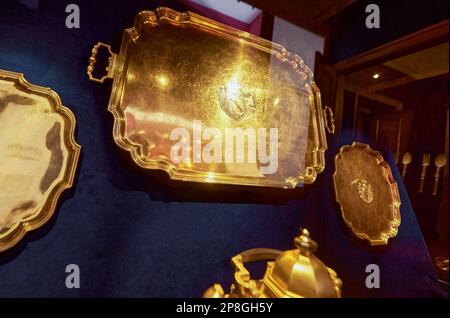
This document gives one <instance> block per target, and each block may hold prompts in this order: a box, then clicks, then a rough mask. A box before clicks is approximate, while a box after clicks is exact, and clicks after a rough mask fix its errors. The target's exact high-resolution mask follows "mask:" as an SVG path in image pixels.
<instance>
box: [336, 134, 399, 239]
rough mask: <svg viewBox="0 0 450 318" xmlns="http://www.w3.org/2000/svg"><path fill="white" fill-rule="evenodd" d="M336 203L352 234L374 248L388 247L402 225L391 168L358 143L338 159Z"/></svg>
mask: <svg viewBox="0 0 450 318" xmlns="http://www.w3.org/2000/svg"><path fill="white" fill-rule="evenodd" d="M333 184H334V190H335V195H336V201H337V203H338V204H339V207H340V210H341V212H342V217H343V219H344V221H345V223H346V224H347V225H348V226H349V227H350V229H351V230H352V232H353V233H354V234H355V235H356V236H357V237H359V238H361V239H366V240H368V241H369V243H370V244H371V245H381V244H387V242H388V240H389V238H391V237H395V236H396V235H397V230H398V227H399V226H400V203H401V202H400V195H399V192H398V187H397V183H396V182H395V179H394V177H393V176H392V172H391V168H390V167H389V165H388V163H387V162H386V161H384V159H383V156H382V155H381V154H380V153H379V152H378V151H374V150H372V149H371V148H370V146H369V145H366V144H362V143H358V142H354V143H353V144H352V145H351V146H348V145H347V146H343V147H342V148H341V150H340V152H339V153H338V154H337V155H336V157H335V172H334V174H333Z"/></svg>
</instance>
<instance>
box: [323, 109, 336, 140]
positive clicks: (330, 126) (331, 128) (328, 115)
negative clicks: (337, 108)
mask: <svg viewBox="0 0 450 318" xmlns="http://www.w3.org/2000/svg"><path fill="white" fill-rule="evenodd" d="M324 117H325V128H326V129H327V132H328V133H329V134H334V133H335V131H336V126H335V124H334V114H333V111H332V110H331V108H330V107H328V106H325V107H324Z"/></svg>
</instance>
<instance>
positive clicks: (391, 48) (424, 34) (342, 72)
mask: <svg viewBox="0 0 450 318" xmlns="http://www.w3.org/2000/svg"><path fill="white" fill-rule="evenodd" d="M448 36H449V20H448V19H447V20H444V21H442V22H439V23H436V24H434V25H432V26H429V27H427V28H424V29H422V30H419V31H417V32H414V33H411V34H409V35H407V36H404V37H402V38H399V39H397V40H394V41H392V42H389V43H386V44H384V45H382V46H379V47H376V48H374V49H371V50H369V51H366V52H363V53H361V54H359V55H356V56H354V57H351V58H349V59H346V60H343V61H341V62H338V63H336V64H333V65H332V68H333V70H334V71H335V72H336V75H337V85H336V102H335V108H334V115H335V122H336V123H335V124H336V137H337V138H339V136H340V133H341V128H342V116H343V112H344V92H345V90H346V86H347V84H346V78H347V76H348V74H350V73H353V72H356V71H359V70H362V69H365V68H368V67H371V66H374V65H378V64H381V63H384V62H387V61H389V60H392V59H395V58H398V57H401V56H404V55H408V54H411V53H414V52H417V51H420V50H423V49H426V48H428V47H432V46H435V45H438V44H441V43H444V42H448V40H449V39H448Z"/></svg>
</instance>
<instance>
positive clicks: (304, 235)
mask: <svg viewBox="0 0 450 318" xmlns="http://www.w3.org/2000/svg"><path fill="white" fill-rule="evenodd" d="M294 245H295V246H296V247H297V248H298V249H299V250H300V251H301V252H311V253H314V252H315V251H316V250H317V243H316V242H315V241H314V240H313V239H311V237H310V236H309V231H308V230H307V229H302V230H301V232H300V235H299V236H297V237H296V238H295V239H294Z"/></svg>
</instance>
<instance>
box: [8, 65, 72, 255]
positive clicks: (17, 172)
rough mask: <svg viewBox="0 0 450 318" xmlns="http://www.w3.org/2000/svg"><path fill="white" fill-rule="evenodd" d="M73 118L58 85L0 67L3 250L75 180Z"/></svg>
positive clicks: (42, 219)
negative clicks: (53, 87)
mask: <svg viewBox="0 0 450 318" xmlns="http://www.w3.org/2000/svg"><path fill="white" fill-rule="evenodd" d="M75 124H76V122H75V117H74V115H73V113H72V112H71V111H70V110H69V109H68V108H66V107H64V106H63V105H62V104H61V100H60V98H59V96H58V94H56V93H55V92H54V91H52V90H51V89H49V88H44V87H40V86H36V85H32V84H30V83H28V82H27V81H26V80H25V78H24V77H23V75H22V74H19V73H14V72H9V71H4V70H0V251H5V250H7V249H9V248H11V247H13V246H14V245H15V244H17V243H18V242H19V241H20V239H21V238H22V237H23V236H24V235H25V234H26V233H27V232H29V231H31V230H34V229H36V228H38V227H40V226H42V225H43V224H45V223H46V222H47V221H48V220H49V219H50V217H51V216H52V215H53V213H54V211H55V208H56V203H57V201H58V198H59V196H60V195H61V193H62V191H63V190H65V189H67V188H70V187H71V186H72V183H73V179H74V175H75V171H76V167H77V163H78V158H79V154H80V146H79V145H78V144H77V143H76V141H75V138H74V131H75Z"/></svg>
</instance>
